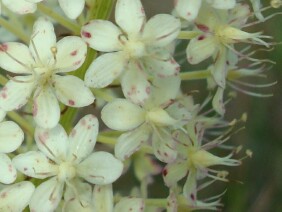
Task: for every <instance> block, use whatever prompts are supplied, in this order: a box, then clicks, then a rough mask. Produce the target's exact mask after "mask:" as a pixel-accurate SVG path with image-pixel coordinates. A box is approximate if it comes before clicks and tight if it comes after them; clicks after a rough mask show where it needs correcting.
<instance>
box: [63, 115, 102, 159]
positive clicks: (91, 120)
mask: <svg viewBox="0 0 282 212" xmlns="http://www.w3.org/2000/svg"><path fill="white" fill-rule="evenodd" d="M98 128H99V123H98V119H97V118H96V117H95V116H94V115H90V114H89V115H86V116H84V117H83V118H82V119H80V120H79V122H78V123H77V124H76V125H75V127H74V128H73V129H72V131H71V133H70V136H69V143H70V144H69V145H70V146H69V155H68V157H69V158H72V159H69V160H75V161H76V162H77V163H79V162H80V161H81V160H83V159H84V158H86V157H87V156H88V155H89V154H90V153H91V152H92V151H93V149H94V146H95V144H96V138H97V135H98ZM73 157H74V158H73Z"/></svg>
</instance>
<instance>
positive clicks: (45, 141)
mask: <svg viewBox="0 0 282 212" xmlns="http://www.w3.org/2000/svg"><path fill="white" fill-rule="evenodd" d="M34 139H35V141H36V145H37V147H38V149H39V150H40V151H41V152H43V153H44V154H45V155H46V156H47V157H48V158H50V159H51V160H53V161H56V162H57V163H60V162H62V160H64V159H65V158H66V155H67V150H68V144H69V143H68V136H67V133H66V131H65V130H64V128H63V127H62V126H61V125H59V124H58V125H57V126H56V127H54V128H52V129H43V128H40V127H37V128H36V129H35V133H34Z"/></svg>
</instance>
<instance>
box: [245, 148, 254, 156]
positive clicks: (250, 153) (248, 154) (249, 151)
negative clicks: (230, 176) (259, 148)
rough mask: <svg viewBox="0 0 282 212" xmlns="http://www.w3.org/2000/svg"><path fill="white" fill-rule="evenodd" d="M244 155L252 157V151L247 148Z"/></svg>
mask: <svg viewBox="0 0 282 212" xmlns="http://www.w3.org/2000/svg"><path fill="white" fill-rule="evenodd" d="M246 155H247V156H248V157H250V158H252V157H253V152H252V151H251V150H249V149H247V150H246Z"/></svg>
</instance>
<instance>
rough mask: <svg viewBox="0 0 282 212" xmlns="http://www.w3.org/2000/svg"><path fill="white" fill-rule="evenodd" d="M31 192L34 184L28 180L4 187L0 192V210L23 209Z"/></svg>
mask: <svg viewBox="0 0 282 212" xmlns="http://www.w3.org/2000/svg"><path fill="white" fill-rule="evenodd" d="M33 192H34V185H33V184H32V183H30V182H28V181H23V182H20V183H16V184H14V185H11V186H8V187H6V188H4V189H3V190H2V191H1V192H0V211H3V212H4V211H12V212H18V211H24V208H25V207H26V206H27V205H28V203H29V200H30V198H31V195H32V194H33Z"/></svg>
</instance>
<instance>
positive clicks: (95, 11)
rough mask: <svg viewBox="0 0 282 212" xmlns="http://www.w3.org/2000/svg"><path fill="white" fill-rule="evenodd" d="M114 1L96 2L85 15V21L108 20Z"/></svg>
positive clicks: (102, 0)
mask: <svg viewBox="0 0 282 212" xmlns="http://www.w3.org/2000/svg"><path fill="white" fill-rule="evenodd" d="M114 3H115V0H96V1H95V3H94V4H93V5H92V6H91V9H90V10H89V12H88V14H87V21H90V20H92V19H108V18H109V16H110V14H111V11H112V8H113V6H114Z"/></svg>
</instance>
